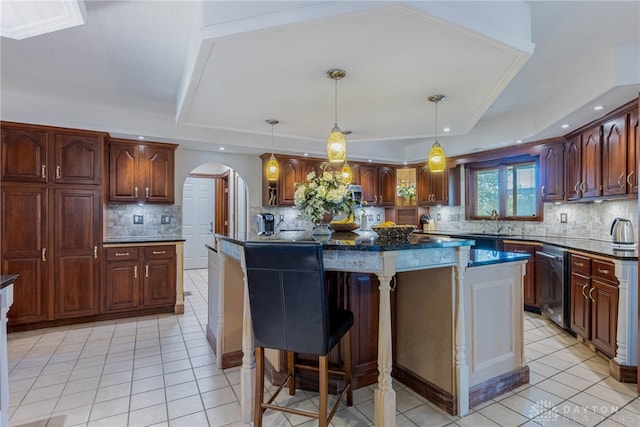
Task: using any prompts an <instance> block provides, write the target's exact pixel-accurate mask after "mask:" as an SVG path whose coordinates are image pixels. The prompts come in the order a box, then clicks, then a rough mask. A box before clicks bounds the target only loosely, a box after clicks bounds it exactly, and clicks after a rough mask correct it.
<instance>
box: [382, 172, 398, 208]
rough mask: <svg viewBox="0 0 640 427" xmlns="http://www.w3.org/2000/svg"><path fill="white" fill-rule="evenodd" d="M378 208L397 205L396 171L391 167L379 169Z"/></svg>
mask: <svg viewBox="0 0 640 427" xmlns="http://www.w3.org/2000/svg"><path fill="white" fill-rule="evenodd" d="M377 204H378V206H394V205H395V204H396V170H395V168H393V167H389V166H380V167H378V203H377Z"/></svg>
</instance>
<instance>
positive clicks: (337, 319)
mask: <svg viewBox="0 0 640 427" xmlns="http://www.w3.org/2000/svg"><path fill="white" fill-rule="evenodd" d="M244 253H245V261H246V268H247V282H248V285H249V304H250V307H251V319H252V321H253V333H254V340H255V348H256V351H255V354H256V396H255V407H254V426H255V427H260V426H261V425H262V413H263V412H264V410H265V409H274V410H278V411H283V412H288V413H292V414H297V415H303V416H307V417H312V418H316V419H318V424H319V426H320V427H325V426H328V425H329V422H330V421H331V418H332V417H333V415H334V414H335V412H336V410H337V408H338V405H339V404H340V401H341V400H342V398H343V397H344V395H345V393H346V395H347V405H348V406H351V405H352V404H353V393H352V390H351V351H350V345H351V343H350V342H349V330H350V329H351V326H352V325H353V313H351V312H350V311H347V310H340V309H336V308H330V307H329V300H328V293H327V285H326V282H325V276H324V265H323V262H322V245H321V244H320V243H317V242H246V243H245V245H244ZM343 337H344V339H343V345H344V358H345V360H344V371H333V370H329V357H328V355H329V352H330V351H331V349H332V348H333V347H334V346H335V345H336V344H337V343H338V342H339V341H340V340H341V339H342V338H343ZM264 348H273V349H278V350H284V351H286V352H287V370H288V376H287V378H286V379H285V381H284V382H283V383H282V384H281V385H280V387H279V388H278V389H277V390H276V392H275V393H274V394H273V396H271V398H270V399H269V400H268V401H267V402H266V403H265V402H264ZM295 353H307V354H317V355H318V356H319V359H320V363H319V368H317V369H316V368H313V367H311V368H310V369H313V370H316V371H319V376H320V378H319V384H320V386H319V398H320V405H319V406H320V409H319V411H318V412H317V413H315V412H308V411H302V410H298V409H295V408H287V407H284V406H278V405H274V404H272V402H273V401H274V400H275V398H276V396H277V395H278V394H279V393H280V391H281V390H282V388H283V387H284V385H285V384H288V386H289V394H291V395H293V394H295V375H296V369H309V367H306V366H301V365H298V364H294V360H295ZM329 372H331V373H339V374H341V375H344V382H345V387H344V389H343V390H342V392H341V393H340V396H339V398H338V401H337V402H336V404H335V405H334V406H333V408H332V410H331V413H330V414H327V402H328V395H329V386H328V383H329Z"/></svg>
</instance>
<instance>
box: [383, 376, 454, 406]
mask: <svg viewBox="0 0 640 427" xmlns="http://www.w3.org/2000/svg"><path fill="white" fill-rule="evenodd" d="M391 373H392V375H393V377H394V378H395V379H396V380H398V382H400V383H402V384H404V385H406V386H407V387H409V388H410V389H411V390H413V391H415V392H416V393H418V394H419V395H420V396H422V397H424V398H425V399H427V400H428V401H429V402H431V403H433V404H434V405H436V406H438V407H440V408H442V409H443V410H445V411H446V412H447V413H449V414H451V415H457V414H458V407H457V399H456V396H455V395H453V394H452V393H449V392H448V391H446V390H444V389H442V388H440V387H438V386H437V385H435V384H433V383H431V382H429V381H427V380H425V379H424V378H422V377H420V376H419V375H417V374H415V373H413V372H411V371H410V370H408V369H406V368H403V367H402V366H400V365H396V366H394V367H393V370H392V371H391Z"/></svg>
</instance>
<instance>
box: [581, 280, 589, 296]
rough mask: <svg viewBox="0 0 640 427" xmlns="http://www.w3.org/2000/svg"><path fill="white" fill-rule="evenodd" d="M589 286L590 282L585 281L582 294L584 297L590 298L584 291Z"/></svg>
mask: <svg viewBox="0 0 640 427" xmlns="http://www.w3.org/2000/svg"><path fill="white" fill-rule="evenodd" d="M587 286H589V284H588V283H585V284H584V285H582V296H583V297H584V299H587V298H589V297H588V296H587V294H585V293H584V290H585V288H586V287H587Z"/></svg>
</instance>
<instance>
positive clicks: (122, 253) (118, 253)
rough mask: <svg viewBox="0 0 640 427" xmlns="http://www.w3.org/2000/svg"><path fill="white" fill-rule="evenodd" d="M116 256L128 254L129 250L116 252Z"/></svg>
mask: <svg viewBox="0 0 640 427" xmlns="http://www.w3.org/2000/svg"><path fill="white" fill-rule="evenodd" d="M116 256H129V252H116Z"/></svg>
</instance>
